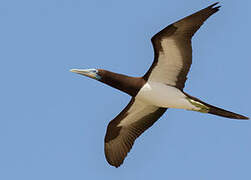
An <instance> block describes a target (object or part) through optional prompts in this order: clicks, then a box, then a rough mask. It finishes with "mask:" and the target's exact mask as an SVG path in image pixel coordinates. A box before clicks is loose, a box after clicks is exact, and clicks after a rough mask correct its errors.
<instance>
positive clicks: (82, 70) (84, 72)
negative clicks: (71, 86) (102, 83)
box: [70, 69, 89, 75]
mask: <svg viewBox="0 0 251 180" xmlns="http://www.w3.org/2000/svg"><path fill="white" fill-rule="evenodd" d="M70 71H71V72H74V73H77V74H82V75H87V74H88V73H89V71H88V69H71V70H70Z"/></svg>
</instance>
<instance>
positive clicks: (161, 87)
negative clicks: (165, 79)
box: [135, 81, 205, 111]
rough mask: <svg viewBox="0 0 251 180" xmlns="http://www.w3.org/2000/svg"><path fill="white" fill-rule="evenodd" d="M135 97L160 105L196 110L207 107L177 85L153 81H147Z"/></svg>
mask: <svg viewBox="0 0 251 180" xmlns="http://www.w3.org/2000/svg"><path fill="white" fill-rule="evenodd" d="M135 98H136V99H139V100H141V101H143V102H145V103H147V104H151V105H154V106H158V107H165V108H177V109H186V110H194V111H201V110H202V108H205V105H203V104H201V103H199V102H196V101H194V100H192V99H190V98H189V97H187V96H186V95H185V94H184V93H183V92H182V91H181V90H179V89H177V88H176V87H173V86H168V85H166V84H163V83H158V82H152V81H150V82H147V83H146V84H145V85H144V86H143V87H142V88H141V90H140V91H139V92H138V94H137V96H136V97H135Z"/></svg>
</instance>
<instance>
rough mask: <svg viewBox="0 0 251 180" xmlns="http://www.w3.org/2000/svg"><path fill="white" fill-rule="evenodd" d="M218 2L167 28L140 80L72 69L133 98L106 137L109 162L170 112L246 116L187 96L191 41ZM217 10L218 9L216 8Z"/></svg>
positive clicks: (121, 155)
mask: <svg viewBox="0 0 251 180" xmlns="http://www.w3.org/2000/svg"><path fill="white" fill-rule="evenodd" d="M218 3H219V2H216V3H214V4H212V5H210V6H208V7H206V8H204V9H202V10H200V11H197V12H196V13H194V14H192V15H189V16H187V17H185V18H183V19H181V20H179V21H177V22H175V23H173V24H170V25H168V26H167V27H165V28H164V29H162V30H161V31H160V32H158V33H157V34H155V35H154V36H153V37H152V38H151V42H152V45H153V50H154V60H153V63H152V65H151V67H150V68H149V70H148V71H147V72H146V73H145V74H144V75H143V76H140V77H131V76H127V75H123V74H119V73H114V72H111V71H108V70H104V69H71V70H70V71H71V72H74V73H77V74H80V75H84V76H87V77H90V78H92V79H95V80H98V81H100V82H102V83H105V84H107V85H109V86H111V87H113V88H116V89H118V90H121V91H122V92H125V93H127V94H128V95H130V96H131V100H130V102H129V103H128V105H127V106H126V107H125V108H124V109H123V110H122V111H121V112H120V113H119V114H118V115H117V116H116V117H115V118H114V119H113V120H112V121H110V122H109V124H108V126H107V130H106V135H105V138H104V153H105V157H106V160H107V162H108V163H109V164H110V165H112V166H114V167H119V166H120V165H121V164H123V162H124V159H125V157H126V156H127V154H128V153H129V151H130V150H131V148H132V146H133V144H134V142H135V140H136V138H138V137H139V136H140V135H141V134H142V133H143V132H144V131H145V130H147V129H148V128H150V127H151V126H152V125H153V124H154V123H155V122H156V121H157V120H158V119H159V118H160V117H161V116H162V115H163V114H164V113H165V112H166V110H167V109H168V108H177V109H185V110H191V111H197V112H201V113H209V114H213V115H218V116H222V117H226V118H231V119H243V120H244V119H249V118H248V117H246V116H243V115H240V114H237V113H234V112H230V111H227V110H224V109H222V108H218V107H215V106H213V105H210V104H208V103H205V102H203V101H202V100H200V99H198V98H196V97H193V96H191V95H189V94H187V93H186V92H184V91H183V89H184V86H185V82H186V80H187V74H188V72H189V69H190V66H191V63H192V45H191V40H192V37H193V35H194V34H195V32H196V31H197V30H198V29H199V28H200V26H201V25H202V24H203V23H204V22H205V21H206V20H207V19H208V18H209V17H210V16H211V15H213V14H214V13H216V12H217V11H219V8H220V7H221V6H218V5H217V4H218ZM216 5H217V6H216Z"/></svg>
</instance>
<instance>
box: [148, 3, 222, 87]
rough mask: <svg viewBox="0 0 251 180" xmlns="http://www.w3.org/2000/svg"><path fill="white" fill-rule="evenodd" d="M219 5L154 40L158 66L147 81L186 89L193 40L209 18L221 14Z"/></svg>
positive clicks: (166, 31)
mask: <svg viewBox="0 0 251 180" xmlns="http://www.w3.org/2000/svg"><path fill="white" fill-rule="evenodd" d="M216 4H218V3H215V4H212V5H211V6H208V7H207V8H205V9H202V10H200V11H198V12H196V13H194V14H192V15H190V16H187V17H185V18H183V19H181V20H179V21H177V22H175V23H173V24H171V25H169V26H167V27H166V28H164V29H163V30H161V31H160V32H159V33H157V34H156V35H154V36H153V37H152V39H151V41H152V44H153V48H154V62H153V64H152V66H151V67H150V69H149V70H148V71H147V73H146V74H145V75H144V79H145V80H153V81H155V82H161V83H165V84H168V85H171V86H174V87H177V88H179V89H181V90H182V89H183V88H184V86H185V81H186V79H187V77H186V76H187V73H188V71H189V68H190V66H191V64H192V46H191V39H192V36H193V35H194V33H195V32H196V31H197V30H198V29H199V28H200V26H201V25H202V24H203V22H204V21H205V20H206V19H207V18H208V17H209V16H211V15H212V14H214V13H215V12H217V11H218V10H219V7H220V6H216V7H214V6H215V5H216Z"/></svg>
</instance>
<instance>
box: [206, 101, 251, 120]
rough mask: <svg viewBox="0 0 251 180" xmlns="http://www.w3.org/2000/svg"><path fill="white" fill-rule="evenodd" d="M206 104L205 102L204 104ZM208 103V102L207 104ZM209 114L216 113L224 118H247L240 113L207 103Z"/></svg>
mask: <svg viewBox="0 0 251 180" xmlns="http://www.w3.org/2000/svg"><path fill="white" fill-rule="evenodd" d="M205 105H207V104H205ZM208 105H209V104H208ZM208 113H210V114H214V115H218V116H223V117H226V118H231V119H249V118H248V117H246V116H243V115H240V114H236V113H233V112H230V111H227V110H224V109H221V108H218V107H215V106H212V105H209V112H208Z"/></svg>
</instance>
